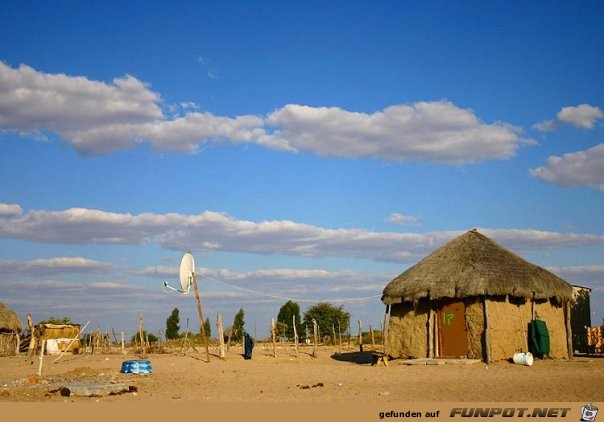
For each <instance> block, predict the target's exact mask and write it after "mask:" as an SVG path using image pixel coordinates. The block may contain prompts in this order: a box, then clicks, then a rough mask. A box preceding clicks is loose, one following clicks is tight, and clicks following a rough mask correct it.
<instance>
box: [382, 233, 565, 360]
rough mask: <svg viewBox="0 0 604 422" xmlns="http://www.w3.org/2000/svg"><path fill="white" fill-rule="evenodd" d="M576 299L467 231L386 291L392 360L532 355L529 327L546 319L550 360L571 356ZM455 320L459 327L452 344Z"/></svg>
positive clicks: (545, 274)
mask: <svg viewBox="0 0 604 422" xmlns="http://www.w3.org/2000/svg"><path fill="white" fill-rule="evenodd" d="M572 300H573V288H572V286H571V285H570V284H568V283H567V282H566V281H564V280H562V279H561V278H560V277H558V276H556V275H554V274H552V273H551V272H549V271H547V270H545V269H544V268H542V267H539V266H537V265H534V264H532V263H530V262H527V261H526V260H524V259H522V258H521V257H519V256H518V255H516V254H514V253H513V252H510V251H509V250H507V249H505V248H503V247H502V246H501V245H499V244H497V243H496V242H494V241H493V240H491V239H489V238H488V237H486V236H484V235H483V234H481V233H479V232H478V231H477V230H470V231H468V232H467V233H465V234H463V235H461V236H459V237H458V238H456V239H454V240H452V241H451V242H449V243H447V244H446V245H444V246H442V247H441V248H439V249H437V250H436V251H434V252H433V253H432V254H430V255H429V256H427V257H426V258H424V259H422V260H421V261H420V262H419V263H417V264H416V265H414V266H413V267H411V268H409V269H408V270H407V271H405V272H403V273H402V274H400V275H399V276H397V277H395V278H394V279H393V280H392V281H391V282H390V283H388V285H387V286H386V287H385V288H384V291H383V295H382V301H383V302H384V303H385V304H386V305H392V308H391V310H390V332H389V338H388V339H387V342H388V343H389V346H390V351H389V354H391V355H393V356H405V357H407V356H415V357H426V356H429V357H432V356H444V355H448V354H450V353H451V351H454V352H453V353H454V354H455V353H457V354H459V353H463V355H467V356H470V357H477V358H483V359H485V360H497V359H503V358H509V357H511V355H513V352H514V351H517V350H518V349H522V350H524V351H528V350H526V349H527V340H526V333H527V324H528V322H530V321H531V320H532V319H533V318H534V317H535V315H537V316H539V317H540V319H542V320H543V319H547V321H546V322H547V325H548V327H549V331H550V337H552V339H551V340H552V346H554V343H555V347H552V350H553V351H552V353H551V354H553V355H556V356H558V357H568V350H567V347H566V343H567V342H566V339H567V334H568V333H567V332H566V331H567V329H568V331H569V330H570V328H569V326H568V327H567V324H566V323H567V321H566V319H567V317H566V314H565V313H566V310H567V308H568V306H567V305H568V304H569V303H570V302H572ZM452 321H455V323H456V324H459V325H458V327H457V328H456V329H455V330H457V331H456V332H455V334H454V335H452V336H451V338H449V339H448V338H447V335H446V334H447V331H450V330H452V328H451V326H452V324H451V322H452ZM485 334H486V335H487V338H486V339H485ZM489 337H490V338H489ZM451 342H459V343H460V344H458V345H457V346H458V347H457V346H456V347H452V345H451V344H449V343H451ZM485 343H486V344H485Z"/></svg>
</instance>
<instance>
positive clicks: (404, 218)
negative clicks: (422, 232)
mask: <svg viewBox="0 0 604 422" xmlns="http://www.w3.org/2000/svg"><path fill="white" fill-rule="evenodd" d="M421 220H422V219H421V217H415V216H412V215H403V214H399V213H397V212H395V213H392V214H390V216H388V221H389V222H390V223H392V224H398V225H401V226H412V227H421V225H422V223H421Z"/></svg>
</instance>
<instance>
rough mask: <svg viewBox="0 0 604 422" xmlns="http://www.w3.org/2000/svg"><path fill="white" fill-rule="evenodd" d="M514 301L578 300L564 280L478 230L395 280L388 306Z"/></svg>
mask: <svg viewBox="0 0 604 422" xmlns="http://www.w3.org/2000/svg"><path fill="white" fill-rule="evenodd" d="M502 295H509V296H513V297H521V298H525V299H532V298H535V299H549V298H555V299H556V300H557V301H558V302H559V303H564V302H567V301H569V300H572V298H573V288H572V286H571V285H570V284H568V283H567V282H566V281H564V280H562V279H561V278H560V277H558V276H556V275H555V274H552V273H551V272H549V271H547V270H546V269H544V268H541V267H539V266H537V265H534V264H531V263H530V262H528V261H525V260H524V259H522V258H520V257H519V256H518V255H516V254H514V253H512V252H510V251H509V250H507V249H504V248H503V247H502V246H500V245H499V244H497V243H496V242H494V241H493V240H491V239H489V238H488V237H486V236H485V235H483V234H481V233H479V232H478V231H477V230H470V231H469V232H467V233H465V234H463V235H462V236H459V237H458V238H456V239H454V240H452V241H451V242H449V243H447V244H446V245H444V246H443V247H441V248H440V249H437V250H436V251H434V252H433V253H432V254H430V255H429V256H427V257H426V258H424V259H422V260H421V261H420V262H419V263H417V264H416V265H414V266H413V267H411V268H409V269H408V270H407V271H405V272H404V273H402V274H401V275H399V276H398V277H396V278H394V279H393V280H392V281H391V282H390V283H388V285H387V286H386V288H385V289H384V292H383V297H382V301H383V302H384V303H385V304H388V305H391V304H394V303H401V302H414V301H417V300H418V299H421V298H427V297H430V298H431V299H441V298H462V297H470V296H502Z"/></svg>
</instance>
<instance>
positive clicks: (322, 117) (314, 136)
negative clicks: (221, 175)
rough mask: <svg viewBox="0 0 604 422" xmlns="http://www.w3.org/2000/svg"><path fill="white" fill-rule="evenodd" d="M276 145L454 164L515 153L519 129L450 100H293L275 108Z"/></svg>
mask: <svg viewBox="0 0 604 422" xmlns="http://www.w3.org/2000/svg"><path fill="white" fill-rule="evenodd" d="M267 122H268V124H269V125H272V126H274V127H275V128H276V129H275V131H274V132H273V134H272V135H270V136H267V137H265V138H264V139H263V141H264V142H268V141H272V144H273V145H275V146H280V147H281V148H283V149H290V150H296V151H309V152H312V153H315V154H319V155H326V156H334V157H352V158H356V157H372V158H378V159H383V160H389V161H390V160H392V161H407V160H418V161H429V162H442V163H451V164H460V163H472V162H480V161H484V160H489V159H505V158H510V157H512V156H513V155H514V154H515V152H516V149H517V147H518V143H519V142H520V140H521V139H520V137H519V134H518V133H519V129H517V128H514V127H512V126H510V125H506V124H502V123H494V124H485V123H483V122H481V121H480V120H479V119H478V117H477V116H476V115H475V114H474V113H473V112H472V111H470V110H466V109H461V108H459V107H457V106H455V105H454V104H452V103H451V102H449V101H435V102H417V103H414V104H411V105H395V106H390V107H387V108H385V109H384V110H382V111H379V112H375V113H371V114H366V113H359V112H352V111H347V110H343V109H341V108H338V107H308V106H303V105H296V104H288V105H286V106H284V107H283V108H281V109H278V110H276V111H274V112H273V113H271V114H270V115H269V116H268V118H267Z"/></svg>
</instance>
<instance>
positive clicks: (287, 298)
mask: <svg viewBox="0 0 604 422" xmlns="http://www.w3.org/2000/svg"><path fill="white" fill-rule="evenodd" d="M199 277H200V278H206V279H208V280H211V281H214V282H216V283H220V284H223V285H225V286H228V287H231V288H233V289H237V290H242V291H244V292H248V293H254V294H257V295H262V296H267V297H271V298H273V299H281V300H291V301H293V302H311V303H314V302H320V300H314V299H295V298H291V297H285V296H279V295H273V294H270V293H264V292H259V291H257V290H252V289H246V288H245V287H241V286H235V285H234V284H230V283H227V282H225V281H222V280H218V279H217V278H214V277H210V276H208V275H203V276H201V275H200V276H199ZM378 297H382V295H372V296H365V297H355V298H347V299H330V300H329V301H330V302H354V301H361V300H369V299H375V298H378Z"/></svg>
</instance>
